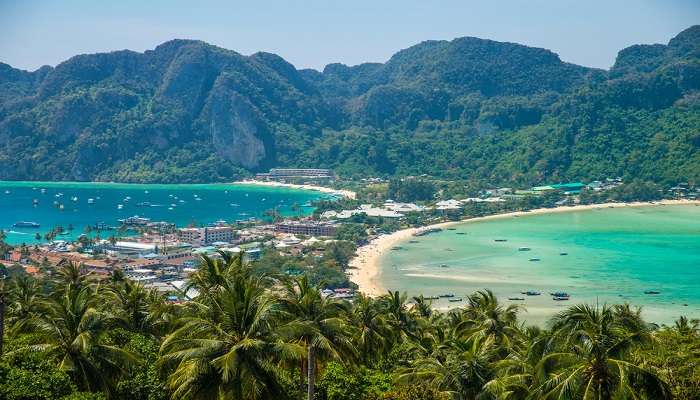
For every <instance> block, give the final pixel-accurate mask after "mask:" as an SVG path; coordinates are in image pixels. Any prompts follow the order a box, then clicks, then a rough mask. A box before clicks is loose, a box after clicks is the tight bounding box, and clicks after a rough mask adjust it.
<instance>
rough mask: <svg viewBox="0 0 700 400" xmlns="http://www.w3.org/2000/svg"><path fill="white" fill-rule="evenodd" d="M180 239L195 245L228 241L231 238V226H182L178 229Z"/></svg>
mask: <svg viewBox="0 0 700 400" xmlns="http://www.w3.org/2000/svg"><path fill="white" fill-rule="evenodd" d="M178 236H179V237H180V240H182V241H184V242H187V243H190V244H192V245H195V246H201V245H206V244H210V243H214V242H225V243H230V242H231V241H232V240H233V228H232V227H230V226H208V227H206V228H183V229H179V230H178Z"/></svg>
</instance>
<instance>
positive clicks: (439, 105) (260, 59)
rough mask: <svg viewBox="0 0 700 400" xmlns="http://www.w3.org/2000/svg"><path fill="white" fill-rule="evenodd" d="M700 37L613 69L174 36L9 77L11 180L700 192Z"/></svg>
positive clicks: (450, 52)
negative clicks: (240, 44)
mask: <svg viewBox="0 0 700 400" xmlns="http://www.w3.org/2000/svg"><path fill="white" fill-rule="evenodd" d="M699 90H700V26H693V27H691V28H689V29H687V30H685V31H683V32H681V33H680V34H679V35H678V36H676V37H675V38H673V39H672V40H671V41H670V42H669V43H668V45H660V44H657V45H636V46H632V47H629V48H627V49H624V50H622V51H620V53H619V55H618V57H617V60H616V62H615V65H614V66H613V67H612V68H611V69H610V70H608V71H603V70H596V69H590V68H585V67H580V66H576V65H571V64H567V63H564V62H562V61H560V60H559V58H558V56H557V55H556V54H554V53H552V52H550V51H548V50H544V49H537V48H530V47H526V46H522V45H518V44H513V43H500V42H494V41H490V40H482V39H476V38H458V39H455V40H452V41H427V42H423V43H420V44H418V45H415V46H413V47H410V48H408V49H405V50H402V51H400V52H398V53H396V54H395V55H394V56H393V57H392V58H391V59H390V60H389V61H388V62H386V63H383V64H362V65H358V66H353V67H348V66H345V65H340V64H331V65H328V66H327V67H326V68H325V69H324V70H323V72H318V71H313V70H296V69H295V68H294V67H293V66H292V65H290V64H289V63H287V62H286V61H284V60H283V59H282V58H280V57H278V56H276V55H273V54H267V53H257V54H253V55H251V56H243V55H240V54H238V53H235V52H233V51H229V50H224V49H221V48H217V47H214V46H211V45H208V44H206V43H202V42H197V41H187V40H174V41H170V42H167V43H164V44H162V45H160V46H158V47H157V48H155V49H154V50H152V51H146V52H145V53H135V52H131V51H119V52H113V53H108V54H93V55H80V56H76V57H73V58H71V59H69V60H68V61H66V62H64V63H61V64H60V65H58V66H56V67H55V68H51V67H44V68H41V69H39V70H37V71H34V72H26V71H20V70H17V69H13V68H11V67H10V66H7V65H5V64H0V164H2V165H3V166H4V167H3V168H1V169H0V179H33V180H38V179H44V180H69V179H72V180H114V181H138V182H155V181H158V182H194V181H212V180H219V181H221V180H231V179H234V178H237V177H241V176H243V175H247V174H250V172H252V171H258V170H264V169H266V168H268V167H270V166H297V167H331V168H334V169H336V170H337V171H338V172H340V173H341V174H342V175H345V176H368V175H387V176H388V175H401V176H403V175H420V174H429V175H431V176H434V177H438V178H448V179H461V180H471V181H474V182H476V183H479V182H481V183H483V182H488V183H489V184H494V185H499V184H503V185H511V184H534V183H540V182H544V181H564V180H584V181H585V180H591V179H595V178H600V177H604V176H623V177H625V178H627V179H626V180H632V179H635V178H636V179H641V180H645V181H653V182H658V183H675V182H679V181H689V182H691V183H694V184H697V183H698V182H700V151H698V149H699V148H700V102H699V100H700V92H699Z"/></svg>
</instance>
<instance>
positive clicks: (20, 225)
mask: <svg viewBox="0 0 700 400" xmlns="http://www.w3.org/2000/svg"><path fill="white" fill-rule="evenodd" d="M12 226H13V227H15V228H38V227H40V226H41V225H40V224H39V223H38V222H31V221H18V222H15V223H14V224H12Z"/></svg>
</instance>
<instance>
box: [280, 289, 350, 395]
mask: <svg viewBox="0 0 700 400" xmlns="http://www.w3.org/2000/svg"><path fill="white" fill-rule="evenodd" d="M281 302H282V306H283V308H284V310H285V312H286V313H287V315H288V316H289V318H290V319H291V320H290V321H289V322H287V323H286V324H285V325H284V326H283V327H282V328H281V333H282V335H283V336H285V337H286V338H287V339H291V340H294V341H296V342H298V343H301V344H302V346H303V347H304V348H305V350H306V354H307V356H306V361H307V363H308V366H307V377H308V387H307V393H308V399H309V400H313V398H314V394H315V386H316V383H315V382H316V363H317V359H318V358H331V359H341V355H345V356H346V357H347V358H349V357H351V356H352V343H351V327H350V325H349V324H348V321H347V316H348V313H349V310H348V304H347V303H346V302H341V301H338V300H334V299H332V298H328V297H324V296H323V295H322V294H321V290H320V289H319V288H318V287H316V286H313V285H311V284H310V283H309V279H308V277H307V276H306V275H304V276H302V277H300V278H294V279H291V280H289V281H287V282H286V283H285V294H284V296H283V297H282V298H281ZM303 362H304V360H302V366H301V367H300V381H301V382H300V385H299V387H300V397H302V395H301V393H302V392H303V369H304V368H303Z"/></svg>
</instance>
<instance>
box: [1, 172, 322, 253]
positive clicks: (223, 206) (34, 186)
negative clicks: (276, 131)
mask: <svg viewBox="0 0 700 400" xmlns="http://www.w3.org/2000/svg"><path fill="white" fill-rule="evenodd" d="M324 197H329V195H328V194H324V193H320V192H316V191H311V190H302V189H295V188H287V187H267V186H259V185H247V184H122V183H83V182H7V181H3V182H0V229H2V230H4V231H5V234H6V235H7V238H6V241H7V242H8V243H10V244H21V243H26V244H33V243H36V242H37V241H36V240H35V235H36V233H40V234H41V235H42V236H43V234H45V233H46V232H48V231H50V230H51V229H53V228H54V227H57V226H61V227H63V228H64V229H66V230H67V228H68V227H69V226H71V225H72V226H73V228H74V229H73V230H72V231H68V232H67V234H66V235H64V236H58V237H57V239H64V240H71V239H75V238H77V237H78V236H79V235H80V234H82V233H83V232H84V229H85V227H86V226H94V225H95V224H105V225H107V226H111V227H115V226H118V225H119V222H118V220H119V219H124V218H128V217H131V216H134V215H138V216H141V217H145V218H150V219H151V220H152V221H167V222H172V223H175V224H176V225H177V226H178V227H182V226H187V225H190V224H194V225H200V224H207V223H211V222H214V221H217V220H225V221H227V222H234V221H236V220H247V219H249V218H260V217H263V215H264V212H265V211H266V210H270V209H273V208H276V209H277V210H278V212H279V213H280V214H281V215H287V216H292V215H302V214H304V215H306V214H309V213H310V212H311V211H312V209H313V208H312V207H310V205H309V202H311V201H314V200H316V199H319V198H324ZM61 205H62V206H63V207H61ZM19 221H27V222H36V223H38V224H39V225H40V226H39V227H38V228H29V227H14V226H13V225H14V224H15V223H17V222H19ZM115 232H116V231H105V232H103V233H102V236H103V237H106V236H108V235H110V234H114V233H115Z"/></svg>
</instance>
